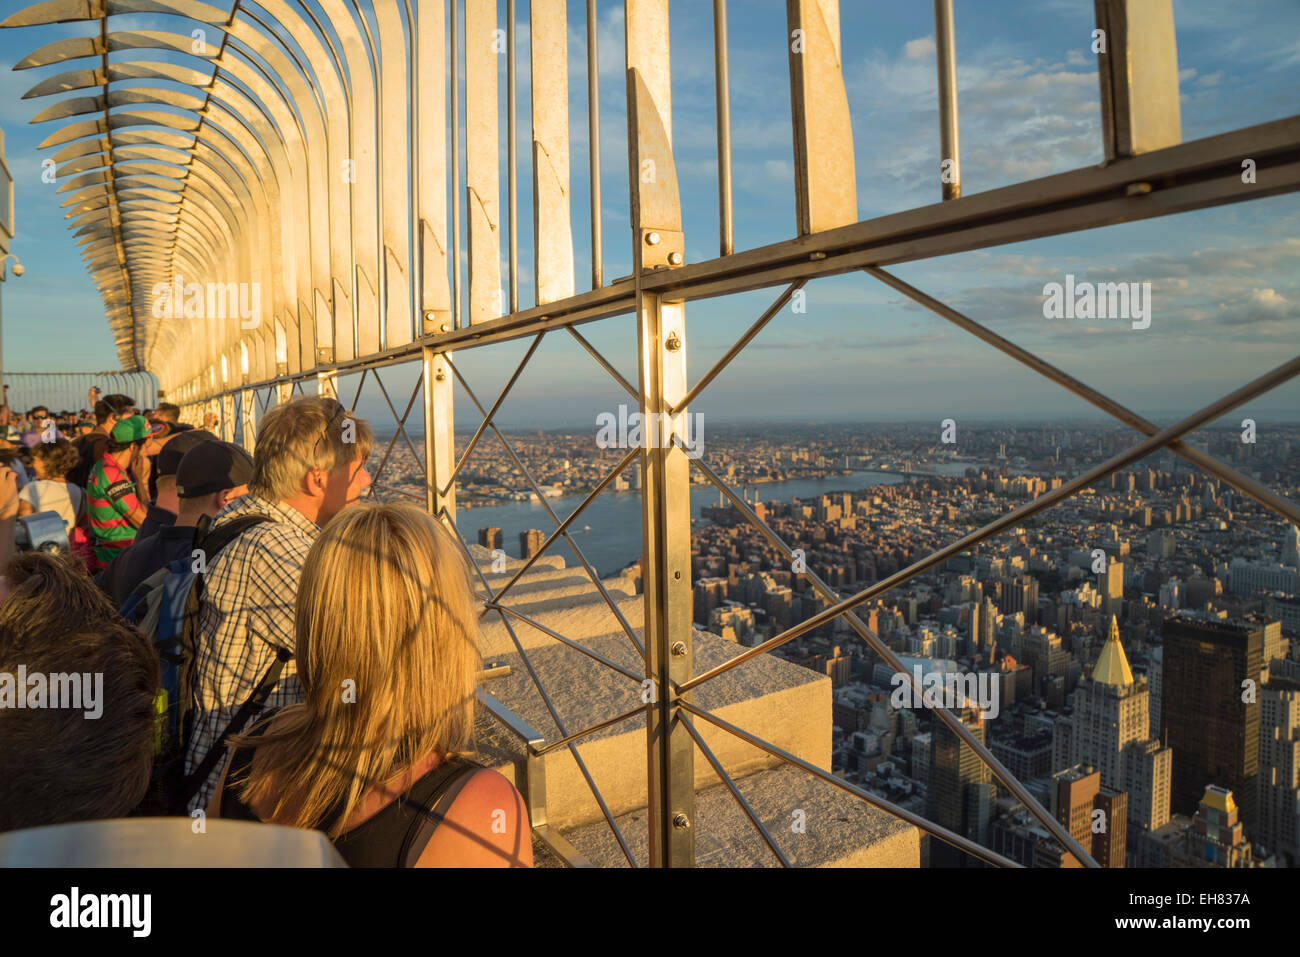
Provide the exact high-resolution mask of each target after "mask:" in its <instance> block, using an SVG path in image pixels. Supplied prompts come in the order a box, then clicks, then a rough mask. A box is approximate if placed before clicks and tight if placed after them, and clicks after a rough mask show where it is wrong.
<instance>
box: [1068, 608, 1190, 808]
mask: <svg viewBox="0 0 1300 957" xmlns="http://www.w3.org/2000/svg"><path fill="white" fill-rule="evenodd" d="M1149 705H1150V693H1149V691H1148V689H1147V684H1146V682H1145V681H1139V680H1135V679H1134V678H1133V672H1132V671H1131V670H1130V669H1129V664H1128V656H1127V655H1125V654H1124V646H1123V645H1122V644H1121V643H1120V640H1119V625H1118V622H1116V620H1115V619H1114V618H1111V620H1110V635H1109V636H1108V637H1107V639H1106V643H1105V644H1103V645H1102V647H1101V654H1100V655H1098V657H1097V663H1096V665H1095V666H1094V667H1093V669H1092V676H1091V677H1090V678H1089V679H1087V680H1085V681H1081V682H1080V683H1079V687H1078V689H1077V690H1076V691H1075V694H1074V714H1073V716H1072V719H1071V728H1070V738H1071V741H1070V759H1071V761H1072V762H1074V763H1076V764H1078V763H1084V764H1088V765H1091V766H1092V767H1095V768H1097V770H1098V771H1099V772H1100V774H1101V782H1102V784H1103V785H1105V786H1106V787H1108V788H1112V789H1115V790H1123V791H1127V792H1128V800H1127V802H1126V810H1127V813H1128V816H1129V818H1130V819H1131V820H1132V821H1133V823H1134V824H1136V825H1137V826H1139V827H1142V828H1144V829H1146V830H1155V829H1156V828H1158V827H1160V826H1162V825H1163V824H1164V823H1165V822H1166V821H1168V820H1169V787H1170V780H1169V776H1170V770H1171V762H1172V755H1171V754H1170V749H1169V748H1165V747H1161V746H1160V745H1159V744H1158V743H1156V742H1155V741H1151V740H1150V721H1149V717H1148V708H1149Z"/></svg>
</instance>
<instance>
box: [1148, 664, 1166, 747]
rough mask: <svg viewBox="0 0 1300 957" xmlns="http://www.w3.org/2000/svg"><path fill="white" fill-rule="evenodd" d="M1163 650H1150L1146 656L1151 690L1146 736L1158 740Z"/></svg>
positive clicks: (1162, 683) (1162, 686)
mask: <svg viewBox="0 0 1300 957" xmlns="http://www.w3.org/2000/svg"><path fill="white" fill-rule="evenodd" d="M1164 668H1165V650H1164V649H1163V648H1152V649H1151V653H1150V654H1149V655H1148V656H1147V684H1148V686H1149V687H1150V688H1151V705H1150V708H1149V709H1148V718H1147V726H1148V727H1149V729H1150V731H1149V732H1148V736H1149V737H1152V738H1155V739H1156V740H1159V738H1160V696H1161V693H1162V689H1163V688H1164V677H1165V676H1164Z"/></svg>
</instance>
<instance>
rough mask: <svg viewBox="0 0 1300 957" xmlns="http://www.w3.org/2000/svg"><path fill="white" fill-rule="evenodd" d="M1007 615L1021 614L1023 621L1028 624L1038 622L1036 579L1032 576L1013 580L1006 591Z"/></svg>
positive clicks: (1022, 576) (1023, 576)
mask: <svg viewBox="0 0 1300 957" xmlns="http://www.w3.org/2000/svg"><path fill="white" fill-rule="evenodd" d="M1006 596H1007V599H1006V608H1005V611H1006V613H1007V614H1009V615H1011V614H1015V613H1016V612H1018V611H1019V612H1023V613H1024V616H1025V621H1026V622H1029V623H1030V624H1032V623H1034V622H1036V621H1037V620H1038V579H1037V578H1034V577H1033V576H1032V575H1021V576H1020V577H1019V578H1016V579H1014V580H1013V581H1012V582H1011V584H1010V586H1009V587H1008V588H1007V591H1006Z"/></svg>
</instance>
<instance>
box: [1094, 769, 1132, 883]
mask: <svg viewBox="0 0 1300 957" xmlns="http://www.w3.org/2000/svg"><path fill="white" fill-rule="evenodd" d="M1128 799H1129V795H1128V792H1126V791H1117V790H1115V789H1114V788H1108V787H1104V786H1103V787H1102V789H1101V790H1100V791H1098V792H1097V802H1096V805H1095V806H1094V808H1093V810H1094V811H1101V812H1102V815H1101V818H1100V821H1099V822H1098V824H1099V826H1098V827H1094V828H1093V834H1092V857H1093V860H1095V861H1096V862H1097V863H1098V864H1100V865H1101V866H1102V867H1123V866H1124V857H1125V854H1126V852H1127V850H1128V820H1129V814H1128Z"/></svg>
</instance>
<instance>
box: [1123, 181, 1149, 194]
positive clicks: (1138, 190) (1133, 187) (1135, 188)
mask: <svg viewBox="0 0 1300 957" xmlns="http://www.w3.org/2000/svg"><path fill="white" fill-rule="evenodd" d="M1149 192H1151V184H1150V183H1129V184H1128V186H1126V187H1125V188H1124V195H1126V196H1145V195H1146V194H1147V193H1149Z"/></svg>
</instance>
